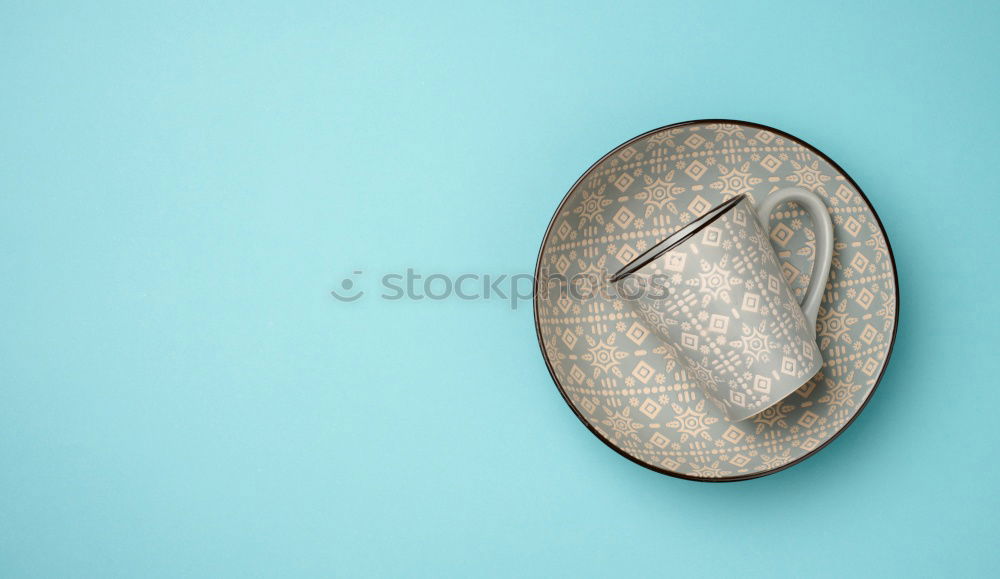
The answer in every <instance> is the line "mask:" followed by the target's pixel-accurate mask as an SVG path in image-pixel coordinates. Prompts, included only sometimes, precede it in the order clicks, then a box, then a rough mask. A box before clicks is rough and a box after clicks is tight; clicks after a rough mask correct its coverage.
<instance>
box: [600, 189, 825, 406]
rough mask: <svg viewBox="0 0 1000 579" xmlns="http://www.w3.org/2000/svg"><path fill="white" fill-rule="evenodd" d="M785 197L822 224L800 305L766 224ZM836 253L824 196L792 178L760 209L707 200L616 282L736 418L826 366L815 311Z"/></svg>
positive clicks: (746, 202) (739, 201) (738, 201)
mask: <svg viewBox="0 0 1000 579" xmlns="http://www.w3.org/2000/svg"><path fill="white" fill-rule="evenodd" d="M785 201H794V202H796V203H798V204H799V205H800V206H802V207H803V208H805V209H806V211H807V212H808V213H809V215H810V217H812V221H813V226H814V229H815V232H816V250H815V253H816V259H815V265H814V266H813V273H812V276H811V278H812V279H811V280H810V282H809V288H808V289H807V290H806V292H805V295H804V297H803V299H802V302H801V304H800V303H799V302H798V301H797V300H796V299H795V296H794V295H793V294H792V292H791V290H790V289H789V288H788V284H787V283H786V282H785V278H784V277H783V276H782V273H781V269H780V265H779V263H778V258H777V256H776V255H775V253H774V248H773V247H772V246H771V242H770V241H769V239H768V235H767V233H766V232H765V228H764V226H762V225H761V222H763V223H764V224H765V225H769V224H770V219H771V212H772V211H773V210H774V208H775V207H777V206H778V205H779V204H781V203H783V202H785ZM758 215H759V216H760V221H758V219H757V216H758ZM832 258H833V223H832V222H831V221H830V214H829V212H828V211H827V208H826V205H824V203H823V201H822V199H820V197H819V196H817V195H815V194H814V193H811V192H809V191H806V190H805V189H801V188H798V187H792V188H788V189H782V190H780V191H777V192H775V193H772V194H771V195H769V196H768V197H767V198H766V199H765V200H764V201H763V203H761V205H760V208H759V210H758V211H754V209H753V206H752V204H751V202H750V199H748V198H747V197H746V196H745V195H740V196H738V197H734V198H733V199H730V200H728V201H726V202H725V203H723V204H721V205H718V206H717V207H714V208H713V209H710V210H709V211H707V212H706V213H705V214H704V215H702V216H701V217H699V218H698V219H697V220H695V221H694V222H692V223H689V224H687V225H685V226H684V227H682V228H680V229H679V230H678V231H676V232H674V233H672V234H671V235H670V236H668V237H667V238H666V239H664V240H663V241H660V242H659V243H657V244H655V245H654V246H653V247H651V248H650V249H649V250H647V251H645V252H644V253H642V254H641V255H639V256H638V257H637V258H635V259H634V260H632V261H631V262H630V263H629V264H627V265H626V266H625V267H623V268H622V269H620V270H619V271H618V272H617V273H615V274H614V275H613V276H611V278H610V281H611V282H612V283H615V284H616V285H617V288H618V295H619V296H620V297H622V298H623V299H625V300H626V301H628V302H629V304H630V305H631V307H632V309H633V310H634V311H635V313H636V314H637V315H638V317H639V318H640V319H641V320H642V321H643V322H645V324H646V325H648V326H649V328H650V329H651V330H653V331H654V332H655V333H656V334H657V335H659V336H660V338H661V339H663V340H664V341H665V342H666V343H667V344H668V346H670V347H671V349H672V351H673V353H674V354H675V358H677V359H678V360H680V362H681V364H682V365H683V366H684V368H685V369H686V370H687V373H688V376H689V377H693V379H694V380H695V381H696V382H697V383H698V384H699V385H701V386H702V388H704V389H705V391H706V393H707V394H708V396H709V398H711V399H713V400H714V401H715V402H716V403H717V404H718V405H719V406H721V407H722V409H723V411H724V412H725V413H726V416H727V417H728V418H729V420H731V421H733V422H737V421H740V420H745V419H747V418H749V417H751V416H753V415H755V414H757V413H759V412H761V411H763V410H765V409H767V408H768V407H770V406H772V405H774V404H776V403H778V402H779V401H781V400H782V399H783V398H785V397H786V396H788V395H789V394H791V393H792V392H794V391H796V390H797V389H798V388H799V387H801V386H802V385H803V384H805V383H806V382H808V381H809V379H810V378H812V377H813V376H814V375H815V374H816V373H817V372H818V371H819V369H820V368H821V367H822V365H823V359H822V356H821V355H820V352H819V348H818V347H817V346H816V315H817V313H818V312H819V305H820V301H821V300H822V299H823V291H824V289H825V287H826V280H827V277H829V275H830V264H831V262H832Z"/></svg>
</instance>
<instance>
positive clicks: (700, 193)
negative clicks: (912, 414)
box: [535, 121, 897, 480]
mask: <svg viewBox="0 0 1000 579" xmlns="http://www.w3.org/2000/svg"><path fill="white" fill-rule="evenodd" d="M792 185H797V186H800V187H804V188H806V189H809V190H811V191H814V192H816V193H818V194H820V195H821V196H822V197H823V198H824V200H825V201H826V204H827V207H828V208H829V210H830V213H831V216H832V218H833V223H834V235H835V238H836V241H835V248H834V259H833V267H832V271H831V274H830V279H829V281H828V283H827V289H826V293H825V295H824V299H823V304H822V307H821V309H820V316H819V322H818V325H817V332H818V337H817V341H818V344H819V347H820V351H821V353H822V355H823V359H824V363H823V369H822V370H821V371H820V373H819V374H817V375H816V377H814V378H813V379H812V380H811V381H810V382H809V383H808V384H806V385H805V386H803V387H802V388H800V389H799V390H798V391H797V392H796V393H794V394H792V395H791V396H789V397H788V398H785V399H784V400H783V401H782V402H780V403H778V404H777V405H775V406H772V407H771V408H769V409H767V410H765V411H764V412H762V413H760V414H758V415H756V416H754V417H752V418H749V419H747V420H744V421H741V422H737V423H731V422H729V421H728V420H727V419H726V418H725V416H724V414H723V413H722V411H721V410H719V409H718V408H717V407H716V406H715V405H714V404H712V403H710V402H708V401H707V400H706V397H705V396H704V394H703V393H702V392H701V390H700V389H699V388H698V387H697V386H696V385H695V384H693V383H692V382H691V381H690V380H689V379H688V376H687V375H686V374H685V373H684V371H683V370H682V368H681V367H680V365H679V364H678V363H677V361H676V360H674V359H673V358H672V356H671V354H670V348H667V347H664V345H663V344H662V343H661V342H659V339H658V338H657V337H656V336H655V335H654V334H652V333H651V332H650V331H649V330H648V329H647V328H646V327H644V326H643V325H642V323H640V321H638V320H637V319H636V317H635V315H634V314H633V313H632V312H631V309H630V308H629V307H628V306H627V305H626V304H624V303H623V302H622V301H621V300H620V299H618V298H616V297H613V296H609V295H602V294H601V293H596V294H595V295H592V296H590V297H586V298H581V297H580V296H581V295H589V294H590V292H589V291H588V289H589V288H586V287H582V286H586V285H587V284H593V283H594V281H593V280H605V279H607V277H608V275H609V273H613V272H614V271H616V270H617V269H619V268H620V267H621V266H622V265H624V264H625V263H628V262H629V261H631V260H632V259H633V258H634V257H635V256H636V255H638V254H639V253H641V252H642V251H643V250H644V249H646V248H648V247H650V246H651V245H653V244H655V243H656V242H657V241H659V240H661V239H663V238H664V237H666V236H667V235H668V234H669V233H670V232H672V231H673V230H675V229H677V228H678V227H680V226H681V225H683V224H685V223H687V222H689V221H691V220H692V219H694V218H696V217H697V216H698V215H699V214H701V213H703V212H704V211H705V210H706V209H707V208H710V207H714V206H716V205H718V204H719V203H721V202H723V201H724V200H726V199H730V198H732V197H733V196H736V195H739V194H743V193H745V194H747V195H749V196H750V197H751V199H753V200H754V201H755V202H759V201H760V200H761V199H763V198H764V197H765V196H767V195H768V194H769V193H771V192H772V191H775V190H777V189H781V188H784V187H788V186H792ZM769 233H770V237H771V241H772V242H773V244H774V247H775V249H776V251H777V253H778V257H779V259H780V260H781V263H782V272H783V274H784V276H785V279H786V280H787V281H788V282H789V285H790V287H791V288H792V289H793V291H794V292H795V293H796V295H798V296H801V295H802V293H803V292H804V291H805V288H806V287H808V284H809V272H810V270H811V268H812V261H813V260H812V254H813V249H814V239H813V233H812V229H811V222H810V219H809V216H808V214H806V213H805V212H804V211H802V210H800V209H799V208H798V207H797V206H796V205H795V204H793V203H787V204H785V205H783V206H780V207H778V209H777V212H776V214H775V216H774V219H773V220H772V226H771V229H770V231H769ZM538 273H539V279H540V280H545V279H546V278H551V277H552V276H555V275H556V274H558V276H560V278H566V279H569V280H571V283H572V284H574V286H573V287H574V288H575V291H573V292H567V291H541V290H540V291H538V292H537V293H536V297H535V317H536V323H537V326H538V334H539V340H540V343H541V345H542V351H543V354H544V356H545V358H546V362H547V364H548V366H549V369H550V371H551V372H552V376H553V378H554V380H555V382H556V384H557V385H558V386H559V388H560V390H561V391H562V393H563V395H564V396H565V397H566V398H567V400H568V401H569V403H570V404H571V405H572V407H573V408H574V410H575V411H576V413H577V414H578V415H579V416H580V417H581V419H583V420H584V421H585V422H586V423H587V424H588V425H589V426H590V428H591V429H592V430H593V431H595V433H596V434H597V435H598V436H599V437H600V438H601V439H602V440H604V441H605V442H606V443H607V444H609V445H611V446H612V447H614V448H615V449H616V450H618V451H619V452H621V453H623V454H625V455H626V456H628V457H630V458H632V459H633V460H636V461H638V462H639V463H641V464H643V465H645V466H648V467H650V468H653V469H655V470H658V471H660V472H664V473H666V474H671V475H674V476H682V477H687V478H696V479H712V480H720V479H742V478H750V477H754V476H760V475H762V474H767V473H769V472H773V471H775V470H777V469H780V468H782V467H785V466H788V465H790V464H792V463H794V462H796V461H798V460H800V459H802V458H804V457H806V456H807V455H809V454H811V453H812V452H814V451H816V450H817V449H819V448H820V447H821V446H822V445H823V444H824V443H826V442H827V441H829V440H830V439H832V438H833V437H834V436H836V435H837V433H839V432H840V431H841V430H842V429H843V428H844V427H845V426H847V424H848V423H849V422H850V421H851V420H852V419H853V418H854V416H855V415H856V414H857V413H858V412H859V411H860V410H861V408H862V406H864V404H865V402H867V400H868V398H869V396H870V395H871V394H872V392H873V391H874V389H875V386H876V385H877V383H878V380H879V379H880V377H881V375H882V371H883V369H884V367H885V364H886V363H887V361H888V357H889V353H890V350H891V347H892V341H893V339H894V337H895V327H896V300H897V287H896V274H895V264H894V263H893V260H892V255H891V252H890V250H889V246H888V243H887V240H886V236H885V232H884V231H883V229H882V227H881V225H880V223H879V221H878V218H877V217H876V215H875V213H874V211H873V209H872V207H871V206H870V205H869V203H868V201H867V200H866V199H865V197H864V196H863V195H862V194H861V192H860V191H859V190H858V188H857V187H856V186H855V185H854V183H853V181H851V179H850V178H849V177H848V176H847V175H846V174H844V173H843V172H842V171H841V170H840V169H839V168H838V167H837V166H836V165H834V164H833V163H832V162H830V161H829V160H828V159H827V158H825V157H824V156H823V155H822V154H820V153H819V152H818V151H816V150H814V149H812V148H810V147H809V146H808V145H806V144H805V143H803V142H801V141H798V140H796V139H794V138H793V137H790V136H789V135H786V134H783V133H780V132H778V131H776V130H774V129H769V128H766V127H762V126H759V125H753V124H749V123H742V122H733V121H725V122H719V121H699V122H692V123H683V124H680V125H672V126H670V127H665V128H663V129H659V130H657V131H653V132H651V133H647V134H645V135H642V136H640V137H637V138H636V139H633V140H632V141H630V142H628V143H625V144H624V145H622V146H620V147H618V148H617V149H615V150H614V151H613V152H611V153H609V154H608V155H607V156H605V157H604V158H603V159H601V160H600V161H599V162H598V163H597V164H595V165H594V166H593V167H592V168H591V169H590V170H589V171H588V172H587V173H586V174H585V175H584V176H583V177H582V178H581V179H580V181H579V182H577V184H576V185H575V186H574V188H573V189H572V190H571V191H570V193H569V194H568V195H567V196H566V199H565V200H564V201H563V203H562V204H561V205H560V207H559V209H558V210H557V212H556V215H555V216H554V217H553V220H552V223H551V224H550V226H549V231H548V233H547V234H546V237H545V240H544V241H543V243H542V251H541V254H540V257H539V263H538Z"/></svg>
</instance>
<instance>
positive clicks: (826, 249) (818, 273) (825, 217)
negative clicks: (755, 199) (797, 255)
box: [757, 187, 833, 337]
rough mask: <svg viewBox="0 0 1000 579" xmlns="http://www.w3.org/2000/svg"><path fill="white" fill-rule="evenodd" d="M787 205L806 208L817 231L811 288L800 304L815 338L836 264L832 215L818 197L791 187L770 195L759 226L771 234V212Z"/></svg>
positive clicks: (758, 210)
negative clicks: (834, 263)
mask: <svg viewBox="0 0 1000 579" xmlns="http://www.w3.org/2000/svg"><path fill="white" fill-rule="evenodd" d="M785 201H794V202H796V203H798V204H799V205H801V206H802V207H803V208H805V210H806V211H807V212H808V213H809V217H811V218H812V222H813V227H814V228H815V231H816V260H815V262H814V263H813V270H812V275H811V276H810V280H809V288H808V289H807V290H806V293H805V296H804V297H803V298H802V302H801V306H802V313H803V314H804V315H805V317H806V321H807V322H808V323H807V324H806V326H808V329H809V332H810V333H811V334H812V335H813V337H815V336H816V317H817V315H819V304H820V302H822V301H823V292H824V290H825V289H826V280H827V278H829V277H830V264H831V263H833V222H832V221H831V220H830V212H829V211H827V209H826V204H825V203H823V200H822V199H821V198H820V197H819V195H816V194H815V193H813V192H811V191H807V190H805V189H803V188H801V187H789V188H787V189H781V190H780V191H775V192H774V193H772V194H770V195H768V196H767V198H765V199H764V201H763V202H761V204H760V206H759V207H758V208H757V214H758V215H759V216H760V222H761V223H763V224H764V230H765V231H766V232H770V230H771V212H773V211H774V208H775V207H777V206H778V205H780V204H782V203H784V202H785Z"/></svg>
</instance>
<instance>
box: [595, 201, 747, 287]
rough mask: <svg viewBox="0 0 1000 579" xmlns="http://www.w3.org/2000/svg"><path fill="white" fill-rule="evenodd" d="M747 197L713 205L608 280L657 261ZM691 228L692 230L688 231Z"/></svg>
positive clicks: (633, 271) (621, 278)
mask: <svg viewBox="0 0 1000 579" xmlns="http://www.w3.org/2000/svg"><path fill="white" fill-rule="evenodd" d="M746 198H747V196H746V194H745V193H744V194H740V195H737V196H735V197H733V198H732V199H727V200H726V201H723V202H722V203H720V204H718V205H716V206H715V207H712V208H711V209H709V210H708V211H706V212H705V213H704V214H703V215H701V216H700V217H698V218H697V219H695V220H694V221H691V222H690V223H686V224H684V225H682V226H680V227H678V228H677V229H675V230H674V231H672V232H671V233H670V234H669V235H667V237H665V238H664V239H662V240H660V241H657V242H656V243H654V244H653V247H650V248H649V249H647V250H646V251H644V252H642V253H640V254H639V255H638V256H637V257H636V258H635V259H633V260H632V261H630V262H628V263H626V264H625V265H623V266H622V267H621V269H619V270H618V271H616V272H615V273H614V274H613V275H612V276H611V277H610V278H609V280H608V281H609V282H611V283H617V282H619V281H621V280H623V279H625V278H626V277H628V276H630V275H632V274H634V273H636V272H638V271H639V270H640V269H642V268H644V267H646V266H647V265H649V264H650V263H652V262H653V261H656V259H657V258H659V257H660V256H662V255H663V254H665V253H667V252H668V251H670V250H672V249H674V248H676V247H678V246H680V245H681V244H682V243H684V242H685V241H687V240H689V239H691V238H692V237H694V236H695V235H697V234H698V233H699V232H700V231H702V230H703V229H705V228H706V227H708V226H709V225H711V224H713V223H715V222H716V221H717V220H718V219H719V218H721V217H722V216H723V215H725V214H727V213H729V212H730V211H731V210H732V209H733V208H734V207H736V206H737V205H739V204H740V202H741V201H743V200H744V199H746ZM692 227H693V229H692ZM689 229H690V231H688V230H689Z"/></svg>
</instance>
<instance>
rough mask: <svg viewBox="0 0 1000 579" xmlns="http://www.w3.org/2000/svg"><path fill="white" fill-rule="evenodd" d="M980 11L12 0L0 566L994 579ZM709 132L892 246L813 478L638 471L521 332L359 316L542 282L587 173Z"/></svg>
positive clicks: (987, 128) (2, 125) (990, 126)
mask: <svg viewBox="0 0 1000 579" xmlns="http://www.w3.org/2000/svg"><path fill="white" fill-rule="evenodd" d="M998 10H1000V9H998V6H997V5H996V4H992V3H988V2H972V3H963V4H962V5H959V6H955V5H946V4H945V3H939V4H930V3H925V2H917V3H914V2H883V3H875V2H849V3H846V4H845V3H842V2H838V3H832V2H831V3H827V4H825V5H811V6H806V5H803V4H802V3H798V2H796V3H782V4H761V5H755V6H751V5H750V3H736V2H732V3H690V2H685V3H672V4H667V3H649V4H630V5H627V6H626V5H621V6H613V5H606V6H598V5H586V6H584V5H580V4H579V3H565V4H562V5H555V4H542V5H539V4H537V3H534V2H531V3H527V2H526V3H504V5H503V6H490V5H476V6H471V5H470V6H444V5H433V4H424V5H414V4H411V3H402V2H400V3H396V4H374V3H371V4H368V3H332V4H331V3H294V2H293V3H281V4H280V5H278V3H275V4H274V5H271V6H264V5H261V4H253V5H246V4H244V3H237V2H230V3H224V4H218V3H212V4H210V5H206V4H204V3H190V4H188V5H174V6H170V7H151V6H146V7H139V6H136V5H134V3H127V2H120V3H99V4H96V5H93V6H84V5H82V4H78V3H66V4H54V3H50V4H48V5H42V4H41V3H36V2H32V3H29V2H18V3H14V2H6V3H4V5H3V6H2V7H0V29H2V34H0V78H2V79H3V84H2V90H0V135H2V137H0V299H2V300H3V304H4V306H5V308H4V315H3V316H2V318H0V324H2V328H3V331H2V332H0V575H3V576H4V577H138V576H143V577H223V576H225V577H248V576H269V577H277V576H302V577H312V576H341V577H365V576H400V575H406V576H427V577H438V576H469V575H473V574H475V575H484V576H519V575H529V576H554V575H562V576H569V575H579V576H637V575H646V574H659V575H666V574H670V575H677V576H684V575H687V576H708V575H724V576H759V575H763V574H765V573H767V574H774V573H776V574H779V575H783V574H792V573H794V574H795V575H797V576H817V577H826V576H837V575H843V574H848V573H850V574H857V575H862V576H876V575H883V574H888V573H892V574H903V573H907V574H910V575H913V576H939V575H942V574H949V575H953V576H983V575H986V574H987V573H988V571H989V570H991V569H995V568H996V567H997V566H998V565H1000V556H998V554H997V551H996V548H995V546H996V543H997V541H998V539H1000V523H998V522H997V519H996V514H997V513H998V512H1000V498H998V496H997V492H996V489H997V488H998V486H1000V463H998V461H997V453H996V447H997V443H998V442H1000V430H998V428H997V426H996V420H995V415H996V408H997V406H998V405H1000V390H998V389H997V388H996V384H997V375H998V370H1000V362H998V360H1000V358H998V357H997V355H996V348H997V346H998V344H1000V330H998V323H1000V308H998V305H997V302H996V298H995V296H994V293H995V292H993V291H992V290H993V288H994V287H995V285H996V283H997V282H998V281H1000V280H998V277H997V273H996V270H995V264H996V258H995V252H996V248H997V245H998V242H1000V235H998V228H997V227H996V224H995V217H994V216H993V214H994V213H995V211H996V209H997V179H996V173H997V171H996V164H997V158H998V153H1000V137H998V135H1000V112H998V111H997V107H996V94H997V92H998V89H1000V81H998V79H1000V74H998V73H1000V70H998V64H997V60H996V54H997V53H998V50H1000V41H998V40H997V36H996V34H995V31H996V27H997V23H998V20H1000V11H998ZM705 117H723V118H737V119H746V120H751V121H756V122H761V123H764V124H768V125H771V126H774V127H777V128H779V129H782V130H785V131H788V132H790V133H792V134H794V135H796V136H798V137H801V138H803V139H805V140H806V141H808V142H810V143H811V144H813V145H815V146H817V147H819V148H820V149H821V150H823V151H824V152H825V153H826V154H828V155H829V156H831V157H832V158H833V159H834V160H835V161H837V162H838V163H839V164H841V165H842V166H843V167H844V168H845V169H846V170H847V171H848V172H849V173H850V174H851V176H852V177H854V179H855V180H856V181H857V182H858V183H859V185H860V186H861V187H862V188H863V189H864V190H865V192H866V193H867V194H868V196H869V197H870V199H871V200H872V202H873V203H874V205H875V207H876V208H877V210H878V212H879V214H880V216H881V218H882V220H883V222H884V223H885V226H886V229H887V231H888V233H889V237H890V240H891V242H892V244H893V248H894V251H895V255H896V261H897V266H898V270H899V281H900V288H901V304H900V309H901V319H900V325H899V338H898V340H897V343H896V351H895V354H894V359H893V360H892V363H891V364H890V367H889V370H888V372H887V375H886V377H885V380H884V381H883V383H882V385H881V386H880V388H879V390H878V392H876V394H875V397H874V399H873V400H872V402H871V404H870V405H869V406H868V408H867V409H866V410H865V412H864V413H863V414H862V415H861V417H860V418H859V419H858V421H857V422H856V423H855V424H854V425H853V426H852V427H851V428H850V429H848V431H847V432H846V433H845V434H844V435H843V436H842V437H841V438H839V439H838V440H836V441H835V442H834V443H833V444H832V445H831V446H829V447H828V448H827V449H825V450H823V451H822V452H820V453H819V454H818V455H816V456H815V457H813V458H811V459H809V460H807V461H806V462H804V463H802V464H800V465H797V466H795V467H793V468H791V469H789V470H787V471H784V472H781V473H778V474H776V475H774V476H769V477H765V478H763V479H759V480H755V481H750V482H743V483H736V484H724V485H709V484H703V483H691V482H686V481H680V480H674V479H670V478H667V477H664V476H661V475H658V474H655V473H653V472H650V471H647V470H644V469H642V468H639V467H637V466H635V465H633V464H631V463H629V462H627V461H625V460H624V459H622V458H621V457H619V456H618V455H616V454H615V453H613V452H612V451H611V450H609V449H607V448H606V447H605V446H604V445H603V444H601V443H600V442H599V441H598V440H597V439H595V438H594V437H593V436H591V435H590V434H589V433H587V431H586V430H585V429H584V427H583V426H581V425H580V424H579V423H578V421H577V419H576V418H575V417H574V416H573V415H572V413H571V412H570V411H569V409H568V408H567V407H566V406H565V404H564V403H563V401H562V400H561V399H560V397H559V395H558V393H557V391H556V389H555V387H554V386H553V385H552V383H551V381H550V379H549V376H548V374H547V372H546V370H545V366H544V364H543V362H542V360H541V357H540V355H539V353H538V350H537V346H536V343H535V336H534V328H533V326H532V319H531V311H530V307H528V306H527V304H526V303H521V304H520V307H519V308H518V309H517V310H511V308H510V307H509V306H508V305H507V304H506V303H505V302H504V300H501V299H491V300H478V301H463V300H456V299H450V300H441V301H434V300H422V301H408V300H398V301H383V300H380V299H378V296H377V294H378V291H379V288H378V281H379V276H381V275H382V274H384V273H388V272H397V271H405V269H406V268H407V267H412V268H414V269H415V270H416V271H418V272H421V273H423V274H429V273H434V272H443V273H447V274H453V275H455V274H460V273H465V272H476V273H490V274H497V275H498V274H503V273H506V274H512V273H527V272H530V271H531V269H532V267H533V266H534V259H535V253H536V251H537V248H538V244H539V242H540V240H541V237H542V233H543V231H544V229H545V226H546V225H547V223H548V220H549V218H550V216H551V215H552V212H553V211H554V209H555V207H556V205H557V204H558V202H559V200H560V199H561V197H562V195H563V194H564V193H565V191H566V190H567V189H568V188H569V186H570V185H571V184H572V183H573V181H574V180H575V179H576V178H577V177H578V176H579V175H580V174H581V173H582V172H583V171H584V170H585V169H586V168H587V167H588V166H589V165H590V164H591V163H592V162H593V161H594V160H596V159H597V158H598V157H599V156H600V155H602V154H603V153H605V152H606V151H608V150H610V149H611V148H613V147H614V146H616V145H617V144H619V143H620V142H622V141H624V140H626V139H628V138H630V137H632V136H634V135H636V134H639V133H641V132H643V131H646V130H648V129H651V128H654V127H657V126H660V125H664V124H668V123H671V122H676V121H682V120H687V119H693V118H705ZM354 270H362V271H363V272H364V273H363V274H361V275H359V276H354V277H353V279H354V280H355V289H365V290H366V291H368V293H367V294H366V295H365V296H364V298H363V299H360V300H359V301H357V302H355V303H353V304H345V303H340V302H338V301H336V300H334V299H333V298H332V297H331V296H330V294H329V291H330V290H332V289H340V284H341V280H343V279H344V278H345V277H350V276H351V272H352V271H354Z"/></svg>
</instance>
